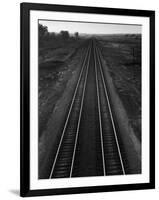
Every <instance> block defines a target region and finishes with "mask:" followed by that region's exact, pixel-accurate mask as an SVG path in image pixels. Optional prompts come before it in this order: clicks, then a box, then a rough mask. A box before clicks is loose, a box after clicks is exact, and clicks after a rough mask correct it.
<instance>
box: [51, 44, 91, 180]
mask: <svg viewBox="0 0 159 200" xmlns="http://www.w3.org/2000/svg"><path fill="white" fill-rule="evenodd" d="M90 49H91V46H89V47H88V49H87V52H86V56H85V59H84V62H83V66H82V69H81V72H80V76H79V79H78V81H77V85H76V88H75V91H74V95H73V98H72V102H71V105H70V108H69V112H68V115H67V119H66V121H65V125H64V128H63V131H62V135H61V139H60V142H59V145H58V148H57V152H56V155H55V158H54V162H53V165H52V168H51V172H50V176H49V179H51V178H52V175H53V172H54V168H55V165H56V161H57V158H58V155H59V151H60V148H61V144H62V141H63V138H64V134H65V130H66V127H67V123H68V120H69V117H70V114H71V111H72V107H73V103H74V100H75V97H76V93H77V90H78V86H79V83H80V80H81V77H82V73H83V71H84V68H85V65H86V60H87V56H88V53H89V51H90Z"/></svg>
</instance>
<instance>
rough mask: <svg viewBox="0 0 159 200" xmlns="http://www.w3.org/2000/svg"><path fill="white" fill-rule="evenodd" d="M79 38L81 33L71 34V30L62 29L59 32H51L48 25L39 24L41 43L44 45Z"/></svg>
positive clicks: (41, 45)
mask: <svg viewBox="0 0 159 200" xmlns="http://www.w3.org/2000/svg"><path fill="white" fill-rule="evenodd" d="M77 39H79V33H78V32H75V33H74V34H73V35H70V33H69V31H66V30H61V31H60V32H59V33H55V32H49V31H48V27H47V26H43V25H42V24H39V45H40V47H44V46H47V45H49V46H50V44H54V45H55V46H56V45H58V44H59V43H61V42H67V41H70V40H77Z"/></svg>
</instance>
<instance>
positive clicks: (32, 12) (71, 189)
mask: <svg viewBox="0 0 159 200" xmlns="http://www.w3.org/2000/svg"><path fill="white" fill-rule="evenodd" d="M154 18H155V16H154V12H153V11H146V10H145V11H141V10H129V9H113V8H96V7H94V8H93V7H82V6H66V5H65V6H63V5H48V4H28V3H24V4H21V196H36V195H52V194H72V193H89V192H106V191H121V190H138V189H148V188H154V184H155V183H154V181H155V179H154V167H155V165H154V161H155V154H154V144H155V139H154V127H155V126H154V121H155V120H154V103H153V102H154V39H153V38H154V37H153V36H154Z"/></svg>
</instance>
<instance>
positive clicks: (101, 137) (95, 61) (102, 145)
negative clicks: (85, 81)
mask: <svg viewBox="0 0 159 200" xmlns="http://www.w3.org/2000/svg"><path fill="white" fill-rule="evenodd" d="M94 45H95V44H94ZM94 45H93V50H94V63H95V64H94V67H95V77H96V89H97V99H98V115H99V125H100V139H101V149H102V163H103V173H104V176H105V175H106V168H105V156H104V142H103V131H102V120H101V109H100V97H99V85H98V78H97V60H96V56H97V55H96V52H95V46H94Z"/></svg>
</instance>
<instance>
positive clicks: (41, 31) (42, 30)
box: [39, 24, 48, 38]
mask: <svg viewBox="0 0 159 200" xmlns="http://www.w3.org/2000/svg"><path fill="white" fill-rule="evenodd" d="M47 33H48V28H47V26H43V25H42V24H39V37H40V38H42V37H44V36H45V35H47Z"/></svg>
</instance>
